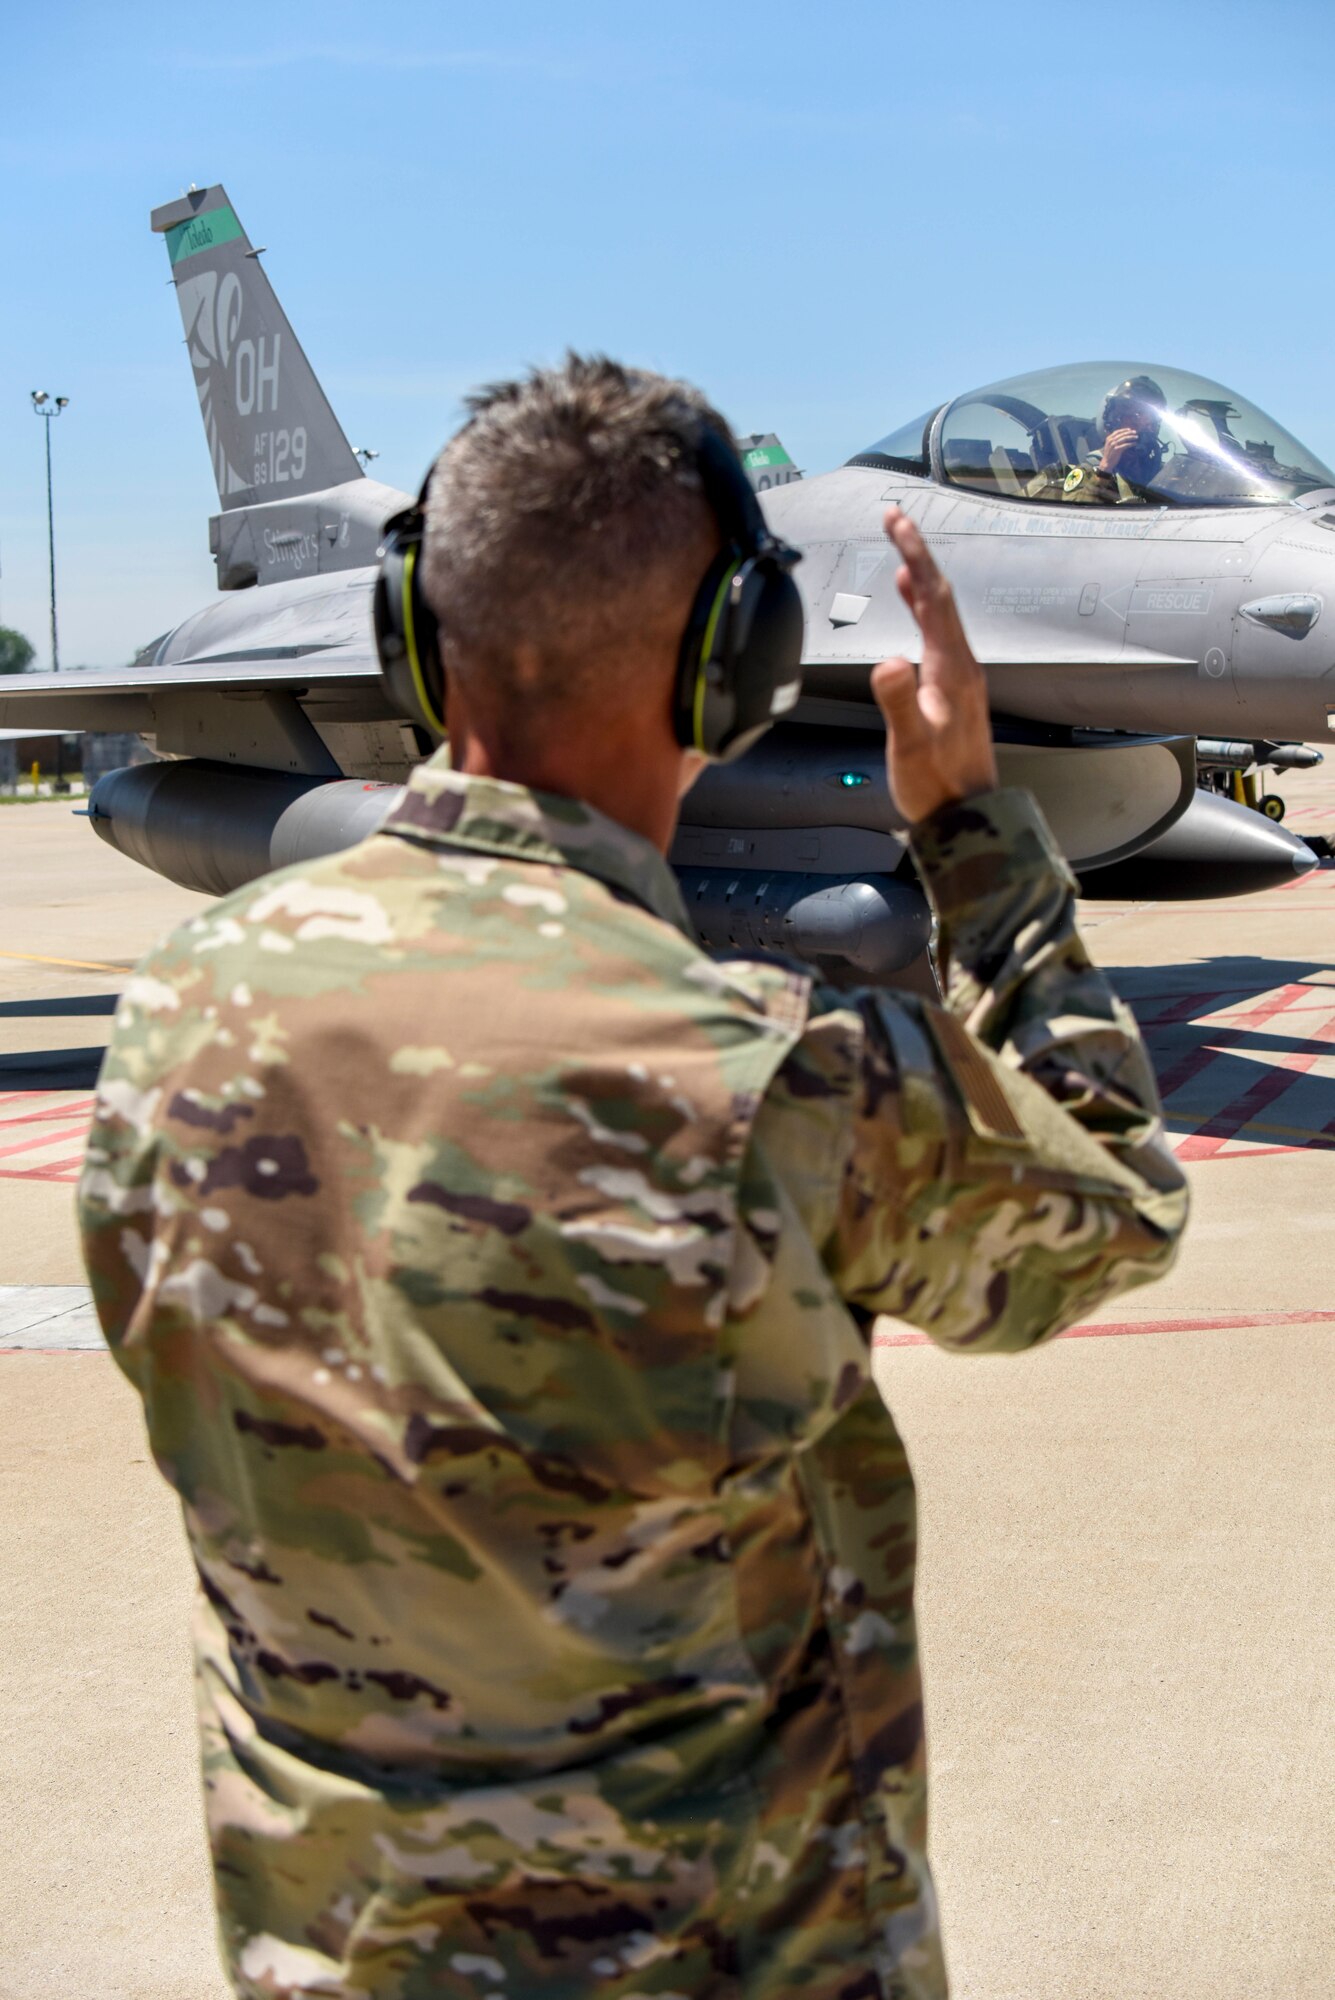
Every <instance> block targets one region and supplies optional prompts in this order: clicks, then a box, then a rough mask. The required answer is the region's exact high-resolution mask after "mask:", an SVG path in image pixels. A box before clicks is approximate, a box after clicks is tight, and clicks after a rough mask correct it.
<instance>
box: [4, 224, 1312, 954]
mask: <svg viewBox="0 0 1335 2000" xmlns="http://www.w3.org/2000/svg"><path fill="white" fill-rule="evenodd" d="M152 226H153V228H154V229H155V230H156V231H157V232H158V233H159V234H160V235H161V236H162V237H163V239H164V243H165V246H166V250H167V255H168V259H169V261H170V266H171V273H172V281H173V283H174V285H175V288H176V294H177V299H178V302H179V304H180V309H181V315H182V320H183V323H184V326H185V332H186V339H187V343H188V351H189V355H190V361H191V365H192V367H193V370H194V375H195V383H196V387H197V390H198V394H199V402H200V409H201V412H202V414H203V418H204V426H205V431H206V434H207V437H208V444H209V450H210V455H211V457H212V461H213V470H214V477H215V480H216V482H217V487H218V495H219V501H220V508H219V512H218V513H217V514H216V515H215V516H214V518H213V520H212V521H211V522H210V529H209V532H210V547H211V550H212V552H213V555H214V557H215V561H216V564H217V573H218V584H219V590H220V593H221V594H220V595H219V597H218V598H217V599H216V600H215V601H214V602H213V603H211V604H209V605H208V606H206V607H205V608H204V609H202V610H201V611H199V612H197V613H196V614H195V615H194V616H193V617H191V618H188V619H186V621H185V622H184V623H183V624H181V625H179V626H177V627H176V628H175V630H173V631H171V632H168V633H167V634H165V635H164V637H162V638H161V639H160V640H159V641H157V642H156V643H155V644H154V645H153V646H151V647H148V648H146V649H145V651H144V652H143V653H142V654H141V655H140V656H139V658H138V659H137V660H136V661H135V662H134V664H133V665H132V666H131V667H129V668H126V669H123V670H119V671H114V672H98V673H87V674H80V675H78V676H77V677H76V676H73V675H69V674H62V675H49V676H27V677H25V679H24V680H23V682H22V683H21V684H20V685H19V686H17V687H15V686H13V685H12V684H11V687H10V688H7V689H6V690H5V691H4V693H3V694H0V725H10V726H31V727H41V726H53V727H65V728H82V729H115V730H133V731H139V732H141V733H142V734H144V735H145V737H146V738H147V739H148V740H149V741H150V743H151V744H152V745H153V747H154V748H155V749H156V750H157V752H158V755H159V758H160V759H161V760H163V761H159V762H156V763H153V764H148V765H142V766H139V767H136V768H135V769H132V770H126V771H118V772H112V773H109V774H108V775H107V776H106V777H104V778H103V779H101V780H100V781H99V783H98V785H97V786H96V788H95V790H94V793H93V796H92V799H91V801H90V816H91V819H92V824H93V826H94V828H95V829H96V831H97V832H98V833H99V834H100V835H101V836H102V838H103V839H105V840H107V841H109V842H110V843H111V844H112V845H113V846H115V847H117V848H118V849H120V850H121V851H122V852H123V853H125V854H128V855H130V856H132V857H133V858H134V859H135V860H138V861H141V862H142V863H144V864H145V865H146V866H147V867H150V868H153V869H156V870H158V871H159V872H160V873H162V874H163V875H166V876H168V877H170V878H171V879H172V880H173V881H176V882H179V883H182V884H184V885H185V886H187V887H189V888H194V889H201V890H205V891H209V892H216V893H223V892H225V891H227V890H229V889H231V888H233V887H236V886H238V885H239V884H240V883H242V882H245V881H247V880H250V879H252V878H253V877H254V876H256V875H258V874H261V873H263V872H264V871H265V870H267V869H269V868H271V867H276V866H279V865H281V864H282V863H284V862H286V861H289V860H291V861H295V860H300V859H304V858H308V857H310V856H312V855H314V854H317V853H321V852H327V851H329V850H332V849H333V848H336V847H340V846H345V845H348V844H350V843H351V842H352V841H354V840H357V839H359V838H361V837H362V836H363V834H365V833H366V832H368V831H370V830H371V828H372V827H373V826H374V825H375V824H376V823H377V822H378V820H379V819H380V817H381V816H382V815H383V814H384V812H385V811H386V810H387V809H388V806H389V804H390V802H391V801H392V799H393V797H394V796H395V787H396V786H397V785H398V784H399V783H401V782H402V780H403V779H404V777H405V776H406V775H407V772H408V770H409V769H410V768H411V766H412V765H413V764H414V763H415V762H416V761H418V760H419V759H420V758H421V757H423V756H425V755H427V754H429V752H430V750H431V748H432V738H431V735H430V732H429V730H428V729H427V728H426V727H424V726H423V723H424V719H423V718H422V717H420V716H417V717H405V716H404V715H403V714H402V713H400V712H398V711H396V709H395V707H394V704H393V702H392V700H391V698H390V696H389V693H388V691H387V688H386V685H385V683H384V682H383V681H382V678H381V676H380V673H379V671H378V665H377V658H376V650H375V643H374V637H373V633H372V626H371V583H372V580H373V578H374V575H375V564H376V558H377V549H378V545H379V540H380V533H381V527H382V524H383V522H384V521H385V519H386V518H387V516H389V515H390V514H392V513H395V512H397V511H398V510H399V509H400V508H401V507H402V506H404V505H405V504H406V502H407V498H408V496H406V495H405V494H402V493H399V492H397V491H395V490H393V489H391V488H389V487H387V486H383V485H381V484H379V483H378V482H377V481H375V480H373V479H370V478H367V477H366V476H365V474H364V472H363V469H362V465H361V464H360V462H359V459H358V456H357V455H356V453H354V451H353V450H352V448H351V447H350V446H349V444H348V441H347V439H346V437H345V436H344V434H343V431H342V429H341V428H340V426H339V423H338V420H337V418H336V417H335V416H334V413H333V411H332V410H331V408H330V406H329V404H328V402H327V400H326V398H325V396H324V393H323V391H322V390H321V388H320V386H319V383H318V382H317V380H316V378H315V375H314V373H313V371H312V369H311V367H310V364H309V362H308V361H307V359H306V356H305V355H304V353H303V352H302V349H301V347H300V345H299V343H298V341H297V339H296V336H295V334H294V333H293V331H292V328H291V327H290V325H289V324H288V321H287V319H286V318H285V316H284V314H283V312H282V309H281V308H280V306H279V305H278V302H277V299H276V298H275V296H274V293H273V290H272V289H271V287H270V285H269V282H268V279H267V276H266V275H265V272H264V271H263V269H262V268H261V265H260V262H259V256H260V253H259V252H258V251H257V250H255V249H253V248H252V246H251V244H250V243H249V241H248V240H247V238H246V235H245V232H244V231H243V229H242V227H241V224H240V222H239V221H238V219H237V216H236V212H235V210H234V209H233V207H232V205H231V203H230V202H229V201H228V198H227V195H226V193H225V192H224V190H223V189H222V188H221V187H211V188H206V189H202V190H192V191H191V192H190V193H189V194H188V195H185V196H183V197H182V198H181V199H180V200H179V201H175V202H171V203H169V204H168V205H167V206H165V207H163V208H159V209H157V210H155V211H154V213H153V216H152ZM743 445H744V450H745V452H746V454H747V456H748V460H749V463H750V466H751V470H752V476H753V479H754V482H755V484H756V486H757V488H758V489H759V490H760V493H761V500H762V504H763V506H764V507H765V510H766V512H767V514H768V517H769V519H770V521H771V523H772V525H773V526H774V528H775V530H776V531H777V532H778V533H780V534H781V535H782V536H784V538H785V539H787V540H789V541H791V542H793V543H795V544H796V545H797V546H798V547H799V548H801V549H803V550H804V551H805V554H804V558H803V561H802V562H801V564H800V565H799V568H798V570H797V577H798V581H799V584H800V586H801V589H802V593H803V598H804V603H805V607H806V646H805V679H804V690H803V697H802V700H801V701H800V703H799V704H798V706H797V708H796V709H795V710H794V711H793V713H792V715H791V717H790V718H789V719H788V720H786V721H785V722H784V723H783V724H781V725H780V726H778V727H776V728H775V729H773V730H772V731H771V732H770V734H769V735H768V736H767V737H766V738H765V739H764V740H763V741H762V742H761V743H760V744H759V745H758V746H757V747H756V748H755V749H754V750H753V751H752V752H750V753H749V754H748V755H747V756H745V757H744V758H742V759H741V760H740V761H738V762H737V763H734V764H727V765H719V766H715V767H713V768H711V769H710V770H708V771H707V772H706V773H705V775H704V776H703V777H702V778H701V780H700V781H699V783H698V784H697V785H696V787H695V788H694V789H693V791H692V792H691V793H690V795H689V797H688V799H687V801H686V804H685V809H684V813H683V823H682V827H681V830H680V833H679V836H678V840H677V845H676V848H675V850H674V857H673V858H674V861H675V862H676V864H677V866H678V869H679V872H680V874H681V877H682V881H683V886H684V887H685V889H686V892H687V900H688V904H689V906H690V907H691V908H692V910H693V912H694V915H695V919H696V922H697V924H698V927H699V930H700V933H701V935H702V937H704V938H705V939H706V941H708V942H710V943H714V944H718V945H720V946H726V945H731V946H734V947H737V948H747V949H755V948H760V949H764V948H778V949H782V950H786V951H789V952H793V953H795V954H797V955H800V956H803V957H806V958H809V959H813V960H815V961H816V962H818V963H819V964H820V965H821V966H822V967H823V969H824V970H825V971H826V972H827V973H829V974H831V975H832V976H834V977H841V976H844V977H849V978H858V979H877V978H881V977H890V976H892V975H893V974H894V973H895V972H896V971H897V970H898V969H900V968H902V967H903V966H904V965H905V964H907V963H908V962H909V961H910V960H911V959H913V958H914V957H915V956H916V955H917V954H918V953H919V951H920V950H921V948H922V945H923V942H924V940H925V938H926V936H927V932H928V916H927V910H926V905H925V903H924V902H923V899H922V898H921V896H920V895H919V893H918V890H917V888H916V885H915V884H914V882H913V879H912V874H911V868H910V864H909V863H908V860H907V850H906V844H905V839H904V833H903V829H902V827H901V826H900V825H899V824H898V823H897V821H896V818H895V814H894V810H893V806H892V804H891V801H890V799H889V797H888V795H887V792H886V789H885V777H884V759H883V756H882V738H881V733H880V727H879V722H878V720H877V718H876V711H875V709H874V706H873V705H872V703H871V701H870V697H869V692H868V676H869V670H870V668H871V666H872V664H873V663H874V662H875V661H877V660H878V659H881V658H883V657H884V656H885V655H887V654H889V653H897V652H906V653H908V654H909V655H910V657H912V656H913V653H914V650H915V647H916V643H917V635H916V632H915V630H914V629H913V626H912V623H911V620H910V619H909V618H908V615H907V613H906V612H905V610H904V607H903V605H902V603H901V601H900V598H899V595H898V592H897V591H896V589H895V586H894V568H895V565H894V559H893V555H892V553H891V551H890V550H889V547H888V545H887V543H886V541H885V538H884V535H883V533H882V529H881V519H882V515H883V513H884V510H885V507H886V505H887V503H889V502H891V501H893V502H895V503H896V504H897V505H899V506H900V507H902V508H904V509H905V511H906V512H908V513H909V514H911V515H912V516H913V518H914V519H915V520H916V521H917V522H918V524H919V526H920V527H921V528H922V530H923V533H924V535H925V536H926V538H927V540H928V542H929V544H930V545H931V546H932V547H933V549H934V551H935V553H936V554H937V556H938V558H939V559H940V560H941V562H942V564H943V567H944V568H945V569H946V571H947V573H948V574H949V576H950V578H951V581H952V583H953V585H954V587H955V591H956V595H957V597H958V600H959V603H960V608H961V611H962V614H963V617H964V621H965V624H966V627H967V629H968V632H969V635H970V638H971V640H972V642H973V645H974V648H975V650H976V651H977V653H978V655H979V657H980V659H981V660H982V661H983V662H984V664H985V666H986V668H987V672H988V679H989V684H990V687H991V691H992V700H993V706H994V711H995V717H996V731H997V737H998V744H999V755H1000V759H1001V766H1002V773H1003V778H1004V779H1005V780H1006V781H1007V782H1012V783H1021V784H1026V785H1028V786H1030V787H1031V789H1032V790H1033V791H1034V792H1035V794H1036V795H1037V796H1038V798H1039V799H1040V801H1041V802H1042V804H1043V806H1044V808H1045V810H1046V811H1047V814H1048V817H1049V819H1050V820H1051V822H1052V824H1053V827H1054V830H1055V831H1056V833H1057V836H1058V838H1059V840H1060V841H1061V842H1062V844H1063V846H1064V848H1065V850H1066V852H1067V854H1068V856H1069V857H1070V859H1071V861H1072V863H1073V865H1074V866H1075V867H1076V868H1077V869H1078V871H1079V872H1080V874H1081V877H1082V881H1083V883H1084V886H1085V888H1086V891H1087V893H1098V890H1099V887H1100V885H1101V884H1102V885H1104V886H1106V888H1107V889H1108V891H1109V892H1110V893H1117V894H1123V893H1126V892H1127V890H1128V889H1134V890H1135V891H1136V892H1137V893H1140V894H1143V895H1146V896H1158V897H1169V898H1171V897H1175V896H1186V895H1202V894H1207V895H1208V894H1236V893H1237V892H1238V891H1239V890H1241V889H1245V888H1250V887H1261V886H1267V885H1269V884H1270V883H1272V882H1274V881H1275V880H1277V879H1285V880H1287V879H1291V878H1292V876H1293V873H1294V871H1295V870H1302V869H1305V868H1307V867H1310V866H1312V865H1313V862H1314V857H1313V855H1312V853H1311V852H1310V850H1309V849H1308V848H1307V847H1305V846H1304V844H1303V843H1302V842H1300V841H1298V840H1296V839H1295V838H1294V837H1293V836H1292V835H1291V834H1289V833H1288V832H1287V831H1286V830H1284V829H1283V828H1281V827H1279V826H1276V825H1273V824H1271V823H1269V822H1268V821H1267V820H1266V819H1265V818H1264V817H1262V815H1261V814H1259V813H1256V812H1251V811H1249V810H1248V809H1247V808H1246V806H1244V805H1240V804H1237V803H1235V802H1234V801H1232V800H1230V799H1228V798H1226V797H1223V796H1220V794H1219V793H1218V791H1216V790H1210V789H1206V788H1202V787H1201V786H1200V785H1198V782H1197V780H1198V775H1199V767H1200V764H1201V763H1203V764H1204V766H1205V767H1206V769H1207V771H1210V772H1213V771H1215V770H1229V771H1237V772H1246V771H1247V769H1248V768H1249V767H1250V766H1251V765H1253V764H1256V763H1262V764H1264V763H1281V764H1282V763H1285V762H1288V763H1290V764H1292V763H1300V762H1302V761H1304V760H1307V761H1311V760H1314V759H1315V757H1316V755H1317V753H1315V752H1313V751H1310V750H1305V749H1304V748H1303V747H1302V746H1303V745H1304V744H1305V743H1309V742H1311V741H1313V740H1318V741H1319V740H1323V739H1324V738H1325V737H1326V734H1327V731H1328V729H1330V728H1332V727H1335V623H1332V622H1331V621H1330V620H1326V621H1325V622H1324V623H1323V611H1324V608H1325V597H1326V593H1327V591H1328V590H1331V591H1335V475H1332V474H1331V473H1330V472H1329V471H1328V470H1327V469H1326V468H1325V467H1324V466H1322V465H1321V464H1320V463H1319V462H1318V461H1317V460H1316V459H1314V458H1313V456H1312V455H1311V453H1310V452H1308V451H1306V450H1305V449H1304V447H1303V446H1301V445H1300V444H1298V443H1297V442H1296V440H1294V439H1293V438H1291V437H1289V435H1288V434H1287V433H1286V432H1285V431H1283V430H1281V429H1280V427H1279V426H1278V425H1277V424H1275V423H1274V422H1272V420H1271V419H1270V418H1268V417H1266V416H1264V415H1263V414H1262V413H1261V412H1260V411H1258V410H1256V409H1254V408H1253V406H1252V405H1251V404H1249V403H1247V402H1246V401H1244V400H1243V399H1242V398H1241V397H1238V396H1235V395H1233V394H1232V392H1231V391H1229V390H1227V389H1223V388H1221V387H1220V386H1219V385H1218V384H1216V383H1212V382H1206V381H1204V380H1202V379H1200V378H1199V377H1196V376H1192V375H1187V374H1184V373H1182V372H1181V371H1180V370H1176V369H1172V368H1161V367H1146V366H1144V365H1143V364H1139V363H1135V362H1125V361H1109V362H1099V363H1089V364H1082V365H1079V366H1071V367H1065V368H1058V369H1051V370H1048V371H1045V372H1043V373H1041V374H1035V375H1029V376H1024V377H1017V378H1016V379H1014V380H1012V381H1008V382H1002V383H998V384H996V385H994V386H993V387H991V388H986V389H980V390H972V391H970V392H969V393H968V394H966V395H964V396H960V397H958V398H957V399H956V400H955V401H954V402H951V403H947V404H945V405H943V406H942V407H941V408H939V409H936V410H933V411H930V412H928V413H926V414H925V415H923V416H922V417H918V418H915V419H914V420H913V421H912V422H911V423H909V424H905V425H902V426H901V427H900V428H899V429H898V430H896V431H893V432H891V433H890V434H889V435H888V436H885V437H882V438H879V439H878V440H876V441H875V442H874V443H873V444H871V445H870V446H868V448H867V449H866V450H864V451H861V452H859V453H858V454H857V455H856V456H855V457H854V458H852V459H851V460H850V461H849V463H848V464H847V465H846V466H844V467H842V468H841V469H840V470H837V471H834V472H828V473H825V474H823V475H821V476H819V477H816V478H805V479H804V478H801V477H799V476H798V474H797V471H796V468H795V467H794V466H793V465H792V463H791V461H790V460H789V458H788V456H787V454H786V453H785V452H784V451H783V448H782V446H781V445H780V444H779V442H778V440H777V438H776V437H774V436H773V435H772V434H768V435H766V436H764V437H758V438H754V439H748V440H743ZM1198 739H1207V742H1206V746H1205V748H1204V750H1203V751H1202V754H1201V757H1200V758H1199V759H1198Z"/></svg>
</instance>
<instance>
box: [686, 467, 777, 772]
mask: <svg viewBox="0 0 1335 2000" xmlns="http://www.w3.org/2000/svg"><path fill="white" fill-rule="evenodd" d="M698 449H699V461H698V462H699V467H700V476H701V479H702V480H703V482H704V488H705V497H706V499H707V500H708V501H709V503H710V506H711V507H712V508H713V511H714V517H715V519H716V520H717V522H718V524H719V531H720V533H721V534H722V536H723V547H722V549H721V550H720V551H719V553H718V555H717V556H716V557H715V558H714V561H713V562H712V563H711V564H710V566H709V569H708V570H707V571H706V573H705V576H704V579H703V581H702V582H701V584H700V588H699V589H698V590H697V592H696V594H695V601H694V603H693V604H692V606H691V611H690V616H689V617H688V619H687V621H686V630H685V632H684V633H683V634H682V641H681V649H680V652H679V653H678V658H677V690H676V701H675V707H674V717H673V721H674V727H675V729H676V735H677V741H678V742H679V743H680V744H682V745H683V746H684V747H685V748H686V749H689V750H698V751H700V752H701V753H702V754H703V755H704V756H706V757H710V758H713V759H716V760H717V761H719V762H727V761H729V760H730V759H732V758H734V757H740V756H741V754H742V753H743V751H745V750H747V749H749V748H750V746H751V744H753V743H754V742H755V741H756V739H757V737H759V736H761V735H762V734H763V733H764V731H765V730H766V729H768V728H769V726H770V724H771V723H772V722H773V721H774V720H775V719H776V718H777V717H778V716H780V715H785V714H786V713H787V712H788V710H789V709H790V708H791V707H792V706H793V704H794V702H795V701H796V700H797V698H798V695H799V694H800V693H801V691H802V631H803V617H802V600H801V597H800V596H799V594H798V589H797V585H796V584H795V583H794V582H793V579H792V577H791V576H790V575H789V571H790V570H791V568H792V567H793V564H794V563H795V562H797V560H798V552H797V550H796V549H792V548H789V547H788V546H787V544H786V543H784V542H780V541H779V540H777V539H776V537H775V536H773V535H771V534H770V532H769V528H768V526H767V525H766V522H765V517H764V515H763V514H762V513H761V511H760V502H759V501H758V500H757V499H756V496H755V494H754V492H753V491H752V488H751V482H750V480H749V479H748V478H747V476H746V473H745V472H744V471H743V469H742V463H741V460H740V459H739V458H738V456H737V453H736V451H735V450H734V449H733V447H732V446H731V444H729V442H728V441H727V439H726V438H723V437H721V436H720V435H719V434H718V432H717V431H713V430H706V431H705V432H704V433H703V434H702V436H701V439H700V444H699V448H698Z"/></svg>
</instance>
